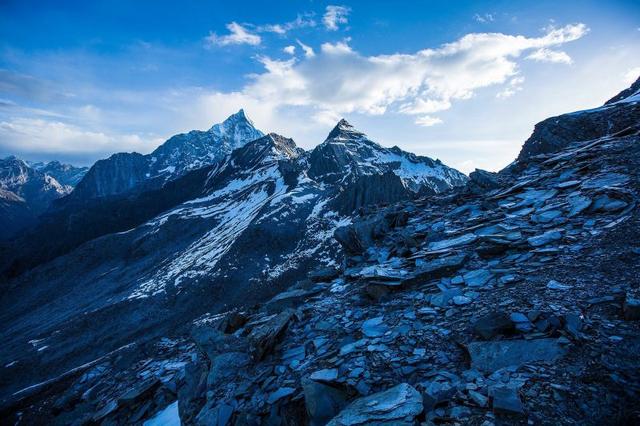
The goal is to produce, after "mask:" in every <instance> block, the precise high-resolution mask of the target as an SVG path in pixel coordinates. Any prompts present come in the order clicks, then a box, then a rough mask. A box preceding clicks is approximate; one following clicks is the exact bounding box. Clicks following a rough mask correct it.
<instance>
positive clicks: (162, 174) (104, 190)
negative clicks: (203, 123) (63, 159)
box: [70, 110, 264, 200]
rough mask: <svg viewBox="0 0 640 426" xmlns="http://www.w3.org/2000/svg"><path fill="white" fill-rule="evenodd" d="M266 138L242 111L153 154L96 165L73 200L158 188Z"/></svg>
mask: <svg viewBox="0 0 640 426" xmlns="http://www.w3.org/2000/svg"><path fill="white" fill-rule="evenodd" d="M263 135H264V134H263V133H262V132H261V131H260V130H258V129H256V128H255V127H254V125H253V123H252V122H251V120H249V119H248V118H247V116H246V115H245V113H244V111H243V110H240V111H238V112H237V113H235V114H233V115H231V116H230V117H229V118H227V119H226V120H225V121H224V122H222V123H220V124H216V125H214V126H213V127H211V128H210V129H209V130H207V131H199V130H192V131H190V132H189V133H182V134H179V135H175V136H173V137H171V138H170V139H168V140H167V141H166V142H165V143H163V144H162V145H160V146H159V147H158V148H156V149H155V151H153V152H152V153H151V154H148V155H142V154H138V153H135V152H133V153H118V154H114V155H112V156H111V157H109V158H107V159H105V160H100V161H98V162H96V163H95V164H94V165H93V166H92V167H91V169H89V171H88V172H87V174H86V176H84V178H83V179H82V180H81V181H80V182H79V183H78V185H77V187H76V189H75V191H74V192H73V194H72V196H71V197H70V200H89V199H92V198H97V197H105V196H110V195H117V194H121V193H124V192H126V191H129V190H131V189H133V188H135V187H136V186H139V185H141V184H143V183H144V185H142V186H141V189H150V188H158V187H160V186H162V185H163V184H164V183H165V182H166V181H168V180H171V179H175V178H176V177H179V176H182V175H184V174H185V173H186V172H188V171H190V170H195V169H197V168H200V167H204V166H207V165H210V164H214V163H216V162H217V161H220V160H222V159H223V158H224V157H225V156H227V155H228V154H230V153H231V151H233V150H234V149H236V148H240V147H241V146H243V145H244V144H246V143H247V142H250V141H252V140H255V139H258V138H259V137H262V136H263Z"/></svg>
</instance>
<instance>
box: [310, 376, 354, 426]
mask: <svg viewBox="0 0 640 426" xmlns="http://www.w3.org/2000/svg"><path fill="white" fill-rule="evenodd" d="M302 389H303V391H304V402H305V406H306V409H307V416H308V417H309V425H310V426H324V425H325V424H327V422H329V420H331V419H332V418H333V417H335V416H336V415H337V414H338V413H339V412H340V410H342V409H343V408H344V407H345V406H346V405H347V394H346V393H345V392H344V391H342V390H340V389H337V388H335V387H333V386H329V385H327V384H323V383H318V382H317V381H315V380H310V379H305V380H303V381H302Z"/></svg>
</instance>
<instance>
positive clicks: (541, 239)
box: [527, 229, 562, 247]
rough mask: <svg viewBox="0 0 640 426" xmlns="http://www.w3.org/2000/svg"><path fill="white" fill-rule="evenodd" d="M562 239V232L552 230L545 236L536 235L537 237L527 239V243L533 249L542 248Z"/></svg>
mask: <svg viewBox="0 0 640 426" xmlns="http://www.w3.org/2000/svg"><path fill="white" fill-rule="evenodd" d="M561 238H562V234H561V233H560V231H558V230H556V229H552V230H550V231H547V232H545V233H544V234H540V235H536V236H535V237H530V238H527V242H528V243H529V244H530V245H531V246H533V247H540V246H544V245H547V244H549V243H551V242H553V241H557V240H559V239H561Z"/></svg>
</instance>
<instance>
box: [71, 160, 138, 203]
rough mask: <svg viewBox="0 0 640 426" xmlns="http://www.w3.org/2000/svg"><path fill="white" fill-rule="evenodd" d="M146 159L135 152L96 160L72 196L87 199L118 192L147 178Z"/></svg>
mask: <svg viewBox="0 0 640 426" xmlns="http://www.w3.org/2000/svg"><path fill="white" fill-rule="evenodd" d="M147 171H148V160H147V158H146V157H145V156H144V155H142V154H138V153H135V152H132V153H124V152H122V153H118V154H114V155H112V156H111V157H109V158H107V159H106V160H99V161H97V162H96V163H95V164H94V165H93V166H92V167H91V169H90V170H89V171H88V172H87V174H86V175H85V176H84V178H83V179H82V180H81V181H80V182H79V183H78V185H77V186H76V188H75V191H74V192H75V194H74V197H79V196H83V197H85V198H87V199H91V198H97V197H104V196H107V195H113V194H119V193H121V192H124V191H126V190H128V189H131V188H133V187H134V186H136V185H137V184H139V183H140V182H142V181H143V180H145V179H146V178H147Z"/></svg>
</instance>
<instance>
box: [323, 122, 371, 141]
mask: <svg viewBox="0 0 640 426" xmlns="http://www.w3.org/2000/svg"><path fill="white" fill-rule="evenodd" d="M363 136H364V133H362V132H361V131H359V130H356V128H355V127H353V126H352V125H351V124H350V123H349V122H348V121H347V120H345V119H344V118H343V119H341V120H340V121H338V124H336V126H335V127H334V128H333V130H331V132H329V135H328V136H327V139H326V140H325V141H329V140H333V139H354V138H361V137H363Z"/></svg>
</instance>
